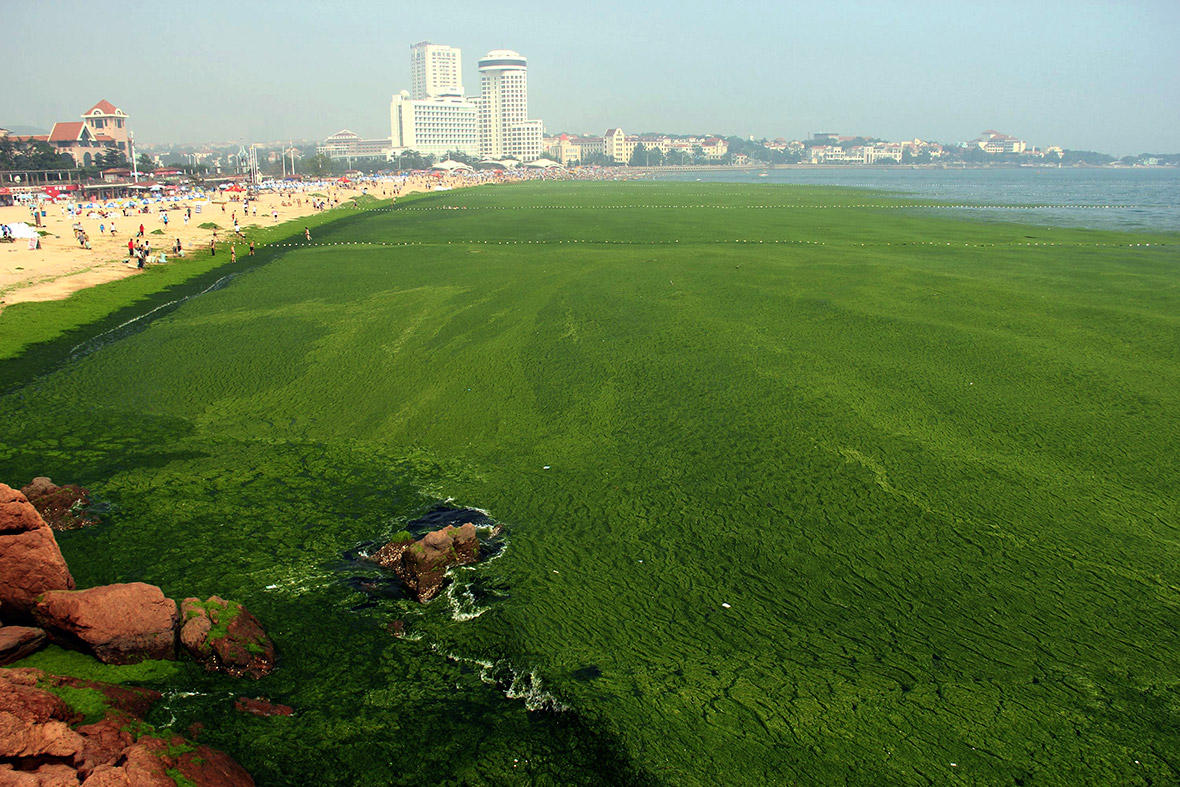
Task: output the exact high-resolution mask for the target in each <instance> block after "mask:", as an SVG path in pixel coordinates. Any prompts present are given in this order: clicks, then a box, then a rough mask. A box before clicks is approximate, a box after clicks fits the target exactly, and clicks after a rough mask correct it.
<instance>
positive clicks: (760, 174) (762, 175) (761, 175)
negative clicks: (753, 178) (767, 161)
mask: <svg viewBox="0 0 1180 787" xmlns="http://www.w3.org/2000/svg"><path fill="white" fill-rule="evenodd" d="M758 177H760V178H768V177H770V176H769V175H767V174H766V173H765V172H759V173H758Z"/></svg>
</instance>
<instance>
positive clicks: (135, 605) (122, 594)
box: [33, 582, 179, 664]
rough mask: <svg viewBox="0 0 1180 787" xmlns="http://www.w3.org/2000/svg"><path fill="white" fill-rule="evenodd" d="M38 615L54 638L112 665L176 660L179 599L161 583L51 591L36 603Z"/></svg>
mask: <svg viewBox="0 0 1180 787" xmlns="http://www.w3.org/2000/svg"><path fill="white" fill-rule="evenodd" d="M33 618H34V620H36V621H37V622H38V624H39V625H40V626H41V627H42V628H44V629H45V631H46V633H48V634H49V637H50V639H52V640H53V641H54V642H56V643H58V644H59V645H63V646H66V647H74V648H80V649H82V650H86V651H89V652H90V653H92V654H94V655H95V656H96V657H97V658H98V659H99V660H100V661H102V662H104V663H106V664H135V663H137V662H140V661H143V660H144V659H174V658H176V625H177V622H178V620H179V614H178V612H177V609H176V602H175V601H173V600H172V599H170V598H166V597H165V596H164V592H163V591H162V590H160V589H159V588H158V587H156V586H155V585H147V584H144V583H142V582H131V583H127V584H121V585H101V586H99V587H96V588H88V589H86V590H76V591H64V590H51V591H49V592H47V593H44V594H43V595H42V596H41V597H40V599H39V600H38V601H37V603H36V604H35V606H34V608H33Z"/></svg>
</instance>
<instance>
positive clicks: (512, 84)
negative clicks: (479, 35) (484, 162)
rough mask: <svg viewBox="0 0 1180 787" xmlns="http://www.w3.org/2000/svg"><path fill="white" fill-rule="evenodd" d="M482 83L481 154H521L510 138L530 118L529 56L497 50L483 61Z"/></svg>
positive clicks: (480, 100)
mask: <svg viewBox="0 0 1180 787" xmlns="http://www.w3.org/2000/svg"><path fill="white" fill-rule="evenodd" d="M479 82H480V91H479V92H480V97H479V130H480V135H479V136H480V154H481V155H483V156H484V157H485V158H487V157H489V156H503V155H515V154H517V152H516V151H514V150H512V148H513V147H515V146H514V145H512V144H511V143H510V141H509V138H508V137H509V132H510V130H511V129H513V128H516V127H519V126H521V125H523V124H524V123H525V121H526V119H527V118H528V104H529V97H528V58H526V57H524V56H523V55H521V54H520V53H519V52H513V51H512V50H511V49H493V50H492V51H491V52H488V53H487V54H486V55H484V56H483V57H482V58H480V60H479Z"/></svg>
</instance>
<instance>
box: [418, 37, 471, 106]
mask: <svg viewBox="0 0 1180 787" xmlns="http://www.w3.org/2000/svg"><path fill="white" fill-rule="evenodd" d="M462 95H463V55H462V52H461V51H460V50H459V49H458V48H456V47H453V46H444V45H442V44H432V43H430V42H429V41H420V42H419V43H417V44H414V45H413V46H411V47H410V98H412V99H426V98H438V97H440V96H462Z"/></svg>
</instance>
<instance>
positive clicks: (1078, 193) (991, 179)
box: [655, 166, 1180, 232]
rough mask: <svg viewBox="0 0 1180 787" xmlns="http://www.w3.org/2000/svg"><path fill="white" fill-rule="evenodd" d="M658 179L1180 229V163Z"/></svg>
mask: <svg viewBox="0 0 1180 787" xmlns="http://www.w3.org/2000/svg"><path fill="white" fill-rule="evenodd" d="M763 174H765V176H763ZM655 179H656V180H680V181H693V180H700V181H703V182H723V183H792V184H806V185H813V186H815V185H820V186H845V187H851V188H868V189H878V190H881V191H887V192H890V193H891V194H894V195H898V196H912V197H914V198H915V199H921V200H923V201H929V200H934V201H937V202H940V203H945V204H946V207H939V208H933V209H931V210H932V211H935V212H938V213H942V214H946V215H957V216H960V217H962V218H972V219H976V220H985V221H1021V222H1030V223H1034V224H1046V225H1053V226H1058V227H1089V228H1093V229H1106V230H1125V231H1129V232H1142V231H1154V232H1159V231H1163V232H1180V168H1175V167H1153V168H1141V167H1111V168H1098V167H1070V168H1066V167H1061V168H1057V167H979V168H972V169H949V168H948V169H942V168H935V167H922V168H912V167H908V166H900V167H811V168H792V169H766V170H746V169H742V170H737V169H729V168H727V167H717V168H716V169H715V170H711V169H710V170H694V171H681V172H672V173H661V174H658V175H656V176H655ZM965 205H969V206H971V207H961V206H965ZM986 206H997V207H986ZM1001 206H1002V207H1001Z"/></svg>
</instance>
